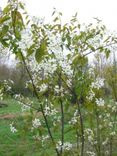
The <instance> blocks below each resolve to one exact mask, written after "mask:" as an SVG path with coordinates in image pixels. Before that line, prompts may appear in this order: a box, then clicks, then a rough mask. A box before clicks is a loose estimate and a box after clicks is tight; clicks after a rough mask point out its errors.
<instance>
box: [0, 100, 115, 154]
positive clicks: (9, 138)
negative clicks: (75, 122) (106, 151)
mask: <svg viewBox="0 0 117 156" xmlns="http://www.w3.org/2000/svg"><path fill="white" fill-rule="evenodd" d="M33 101H34V102H35V103H36V100H35V99H33ZM4 102H5V103H6V104H8V107H3V108H0V116H2V115H3V116H4V115H6V114H15V115H16V117H17V119H16V120H17V122H18V125H19V126H20V127H22V125H23V124H24V123H23V120H22V116H18V115H19V114H21V108H20V105H19V104H18V102H17V101H16V100H15V99H11V98H9V99H6V100H5V101H4ZM71 112H72V108H70V112H69V113H71ZM66 116H67V118H66V120H67V121H69V118H68V115H65V117H66ZM14 120H15V119H12V118H9V119H1V118H0V156H56V153H55V151H54V150H53V149H52V148H51V149H50V146H48V143H47V146H46V148H45V147H41V145H40V143H39V142H34V141H33V139H32V136H31V133H30V132H28V131H27V133H25V134H23V133H19V131H18V132H17V133H14V134H13V133H12V132H11V131H10V123H12V122H13V121H14ZM87 125H89V123H85V126H87ZM69 129H70V127H69V124H65V136H64V137H65V141H70V142H72V143H73V142H76V140H75V139H76V138H75V130H74V129H73V130H72V131H69ZM46 132H47V131H46ZM60 134H61V132H59V133H58V132H57V131H56V130H55V131H54V138H55V139H56V140H60ZM73 136H74V137H73ZM71 156H72V155H71ZM113 156H117V152H116V150H115V155H113Z"/></svg>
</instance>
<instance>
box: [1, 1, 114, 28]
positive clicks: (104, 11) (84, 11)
mask: <svg viewBox="0 0 117 156" xmlns="http://www.w3.org/2000/svg"><path fill="white" fill-rule="evenodd" d="M6 1H7V0H0V5H1V6H4V5H5V2H6ZM24 1H25V2H26V8H27V10H28V12H29V14H30V15H36V16H40V17H44V16H45V17H46V19H48V20H49V19H50V17H51V14H52V12H53V8H56V9H57V10H58V11H61V12H62V13H63V19H64V20H68V19H69V18H70V17H71V16H72V15H74V14H75V12H78V17H79V19H80V21H81V22H84V23H87V22H92V21H93V17H98V18H99V19H101V20H102V21H103V23H104V24H105V25H106V26H107V28H109V29H111V30H117V18H116V16H117V0H24Z"/></svg>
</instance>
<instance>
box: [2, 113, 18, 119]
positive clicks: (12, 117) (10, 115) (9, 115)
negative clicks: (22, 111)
mask: <svg viewBox="0 0 117 156" xmlns="http://www.w3.org/2000/svg"><path fill="white" fill-rule="evenodd" d="M14 118H16V114H2V115H0V119H14Z"/></svg>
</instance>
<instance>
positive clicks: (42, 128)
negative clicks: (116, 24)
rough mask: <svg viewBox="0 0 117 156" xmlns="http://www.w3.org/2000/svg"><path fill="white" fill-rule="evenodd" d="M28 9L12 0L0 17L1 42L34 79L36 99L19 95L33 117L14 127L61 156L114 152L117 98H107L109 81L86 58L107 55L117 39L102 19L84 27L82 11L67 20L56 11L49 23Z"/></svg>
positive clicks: (31, 82) (32, 82) (12, 127)
mask: <svg viewBox="0 0 117 156" xmlns="http://www.w3.org/2000/svg"><path fill="white" fill-rule="evenodd" d="M13 2H15V3H13ZM14 4H15V5H14ZM23 11H25V10H24V5H23V4H22V3H21V2H18V1H16V0H14V1H12V0H11V1H9V2H8V5H7V6H6V8H5V9H4V10H3V13H2V15H1V18H0V22H1V25H0V30H1V33H3V34H2V36H1V40H0V41H1V43H0V44H2V45H3V46H4V47H5V48H6V47H7V48H8V47H9V48H10V50H11V52H12V53H13V54H15V55H16V57H17V59H18V60H19V61H21V62H22V63H23V64H24V67H25V69H26V72H27V74H28V76H29V79H30V80H28V81H27V82H26V87H27V88H29V89H30V90H31V91H32V92H33V93H34V95H35V98H36V99H37V103H36V104H35V103H34V102H33V100H32V99H31V98H28V97H24V96H23V95H14V97H15V98H16V99H17V100H18V101H19V104H20V105H21V108H22V111H23V112H28V113H29V115H27V116H26V117H24V118H22V125H19V124H18V122H16V123H15V126H14V123H11V124H10V129H11V131H12V132H13V133H20V132H21V133H22V132H24V131H25V133H27V132H30V134H31V136H32V138H33V140H34V141H36V142H38V143H39V145H40V147H42V149H43V148H44V147H45V148H46V147H47V148H48V147H49V148H51V149H53V150H55V155H58V156H60V155H70V156H71V155H80V156H84V155H90V156H91V155H92V156H95V155H99V156H101V155H105V156H107V155H112V154H113V149H114V148H115V147H114V145H113V140H114V137H115V136H116V134H117V129H116V128H117V125H116V120H115V119H116V114H117V113H116V110H117V102H115V101H114V100H112V101H111V102H110V101H108V102H107V101H105V99H104V98H103V97H102V95H103V94H102V88H103V87H104V83H105V81H106V80H104V78H101V77H99V75H98V74H95V73H94V70H93V68H92V67H90V66H89V64H88V57H87V56H88V55H89V54H90V53H95V52H100V53H105V55H106V56H107V57H108V55H109V53H111V50H112V48H113V47H112V46H116V45H115V43H116V38H113V36H109V34H108V33H107V30H106V28H105V26H104V25H102V24H101V23H100V22H98V21H97V25H96V26H95V25H92V24H91V25H88V26H84V25H83V26H82V25H81V24H80V23H79V21H78V20H77V14H76V15H75V16H73V17H72V19H71V20H70V22H69V23H66V24H62V21H61V16H62V14H61V13H59V12H57V11H56V10H54V12H53V18H54V19H53V22H52V24H47V23H46V22H44V21H43V20H42V19H38V18H34V17H33V18H32V19H31V17H28V15H25V14H26V13H25V12H23ZM22 14H24V15H23V16H22ZM11 15H12V16H11ZM23 18H25V20H24V19H23ZM110 45H111V48H110ZM0 98H2V89H1V88H0ZM56 134H57V137H56ZM66 134H68V135H71V138H72V139H68V138H67V137H66Z"/></svg>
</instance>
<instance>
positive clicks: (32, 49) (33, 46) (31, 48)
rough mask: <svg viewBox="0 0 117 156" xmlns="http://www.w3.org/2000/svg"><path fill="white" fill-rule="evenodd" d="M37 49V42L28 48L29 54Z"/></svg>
mask: <svg viewBox="0 0 117 156" xmlns="http://www.w3.org/2000/svg"><path fill="white" fill-rule="evenodd" d="M34 51H35V44H33V45H31V46H30V48H28V49H27V56H30V55H32V54H33V53H34Z"/></svg>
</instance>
